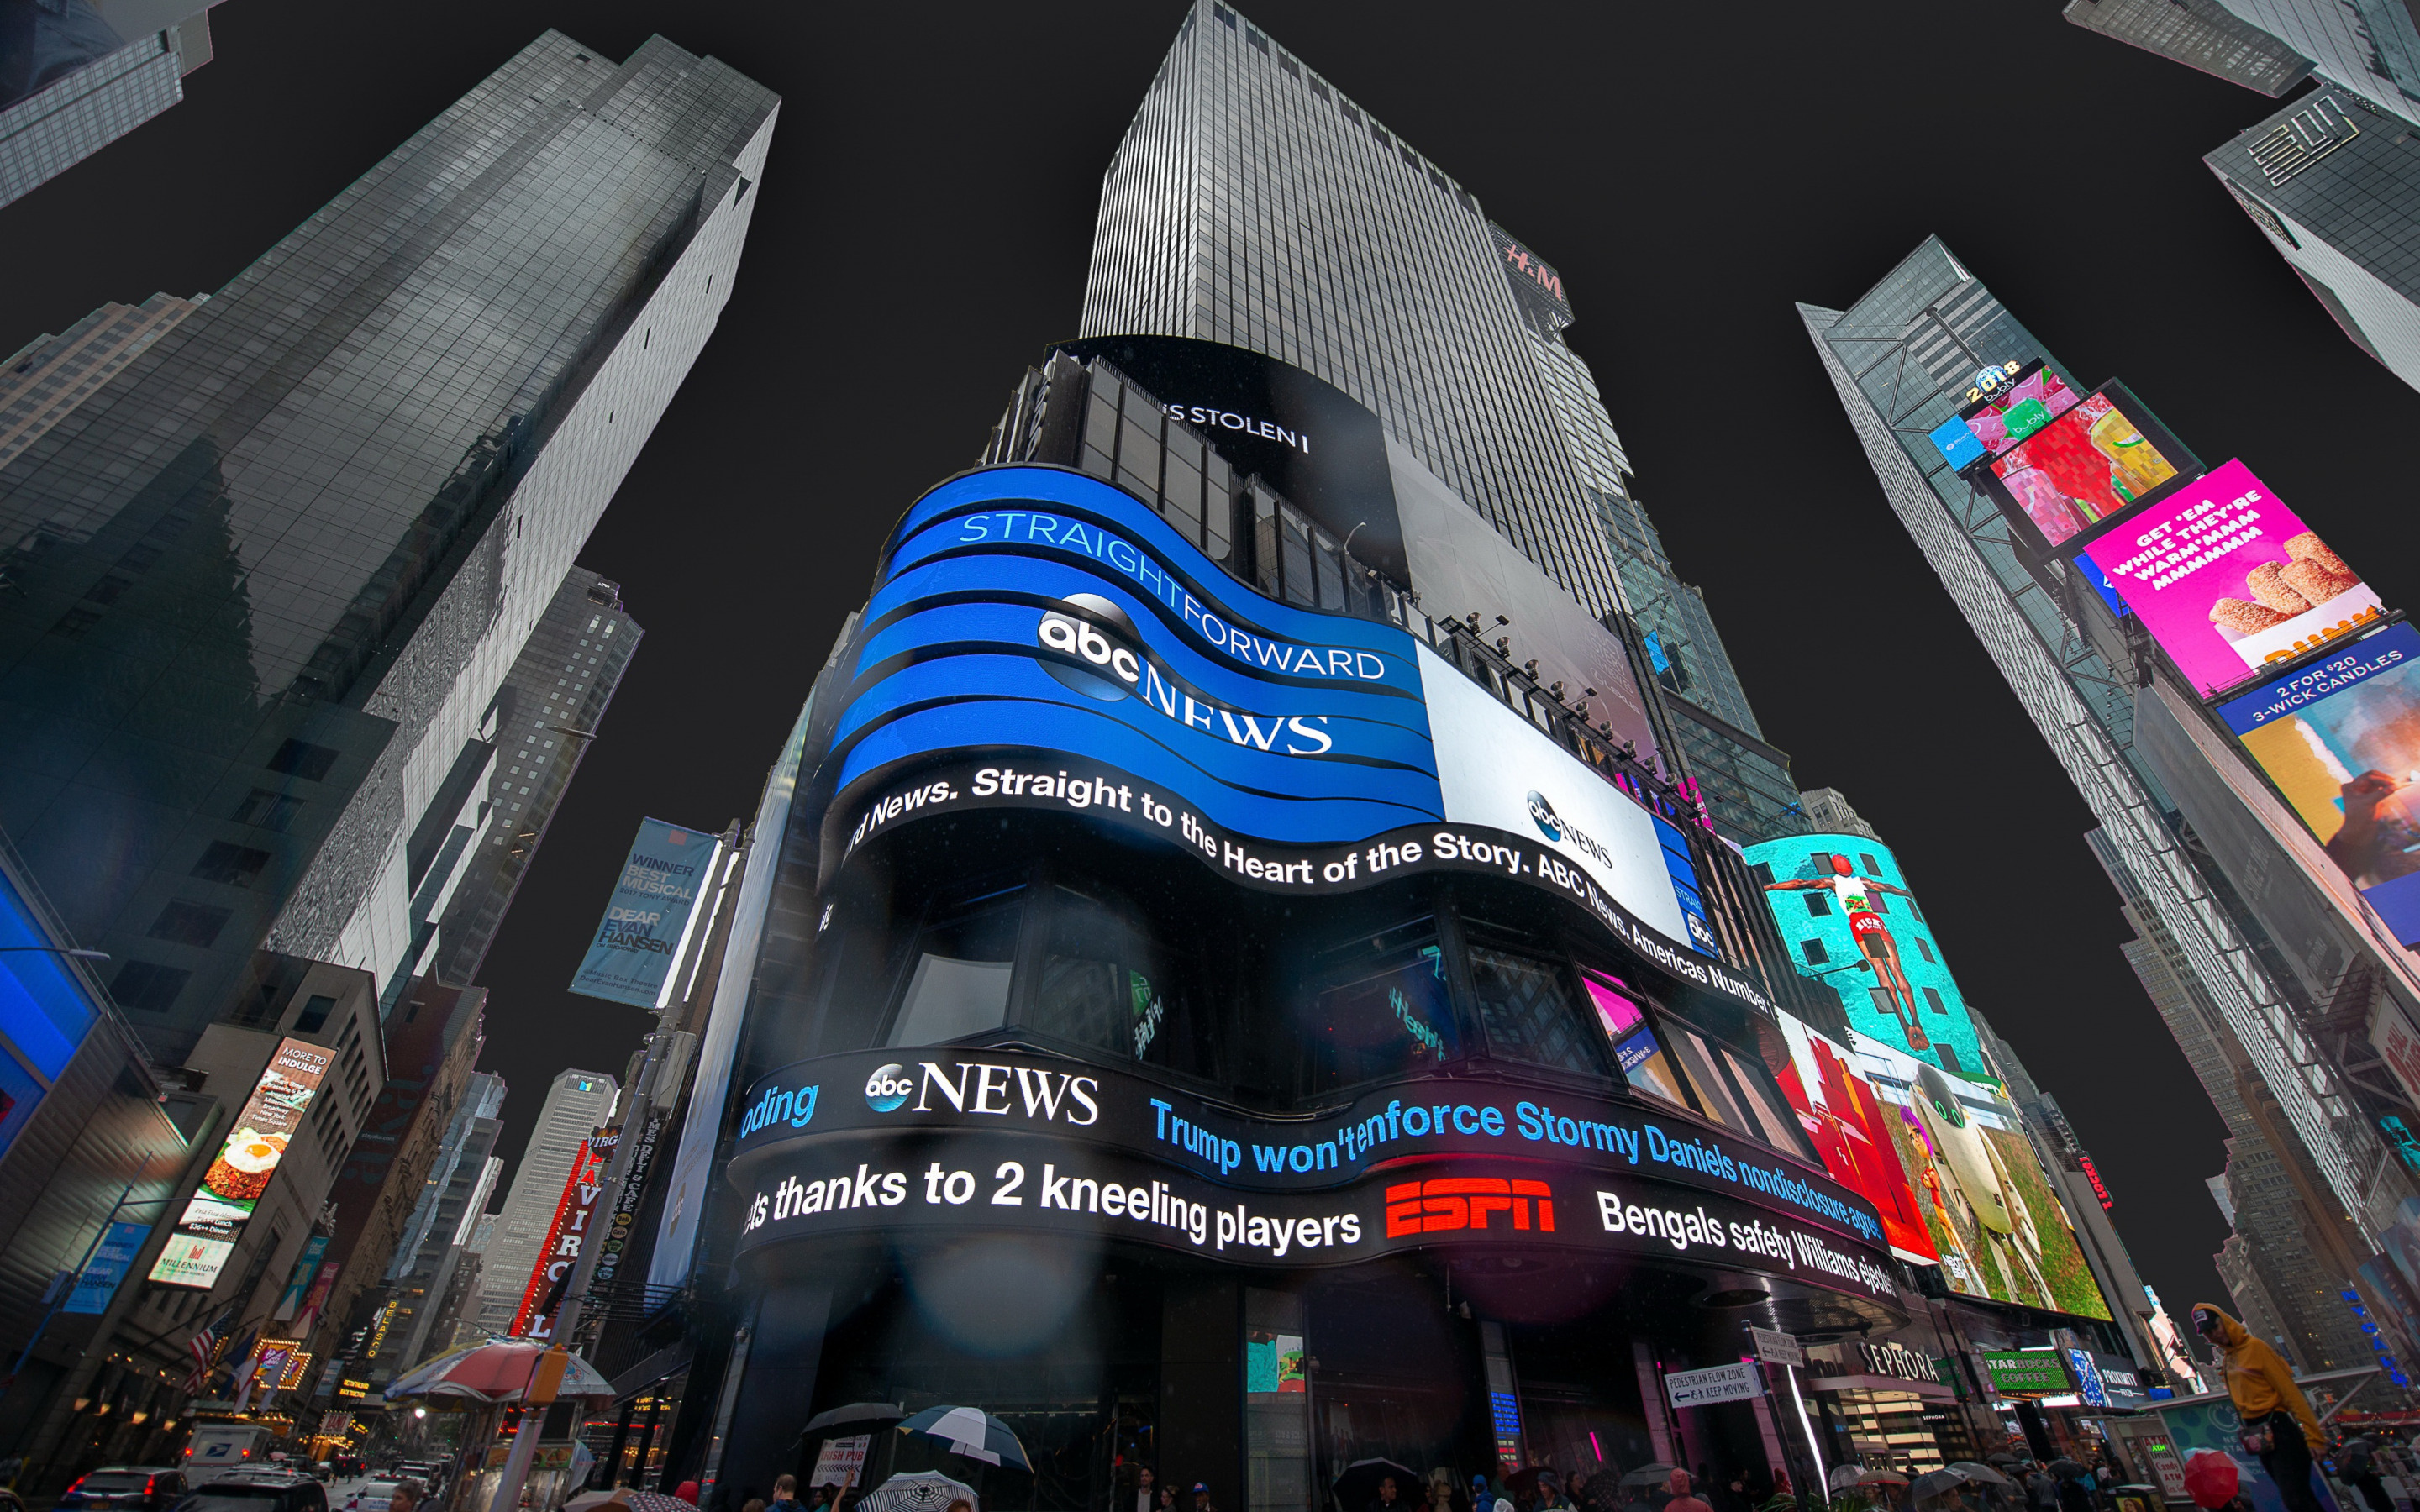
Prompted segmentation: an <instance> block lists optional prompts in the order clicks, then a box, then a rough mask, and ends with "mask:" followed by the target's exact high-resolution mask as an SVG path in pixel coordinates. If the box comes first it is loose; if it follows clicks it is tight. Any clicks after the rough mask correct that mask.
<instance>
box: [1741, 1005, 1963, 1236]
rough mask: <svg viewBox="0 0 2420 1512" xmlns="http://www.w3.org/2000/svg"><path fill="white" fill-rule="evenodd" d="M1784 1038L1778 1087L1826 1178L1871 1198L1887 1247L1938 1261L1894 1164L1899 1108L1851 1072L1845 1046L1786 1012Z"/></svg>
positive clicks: (1852, 1062)
mask: <svg viewBox="0 0 2420 1512" xmlns="http://www.w3.org/2000/svg"><path fill="white" fill-rule="evenodd" d="M1779 1023H1780V1026H1781V1033H1782V1037H1783V1038H1784V1039H1786V1040H1788V1041H1790V1064H1789V1066H1788V1067H1786V1068H1784V1069H1783V1071H1782V1072H1781V1073H1780V1077H1779V1080H1780V1082H1781V1090H1782V1094H1783V1095H1784V1096H1786V1097H1787V1098H1789V1099H1790V1105H1791V1107H1792V1109H1793V1110H1794V1111H1795V1112H1796V1113H1797V1115H1798V1122H1799V1124H1800V1126H1801V1127H1803V1128H1804V1129H1805V1130H1806V1131H1807V1138H1808V1139H1809V1140H1811V1141H1813V1142H1814V1145H1815V1150H1816V1153H1818V1154H1820V1155H1821V1156H1823V1168H1824V1169H1825V1170H1827V1171H1830V1172H1831V1173H1832V1179H1833V1180H1836V1181H1838V1182H1839V1183H1840V1184H1841V1185H1842V1186H1845V1187H1848V1188H1849V1189H1850V1190H1852V1191H1854V1192H1855V1193H1856V1194H1857V1195H1858V1196H1862V1197H1864V1198H1865V1199H1866V1200H1867V1201H1869V1202H1870V1203H1872V1204H1873V1205H1874V1208H1875V1211H1878V1212H1880V1213H1881V1214H1882V1219H1883V1233H1884V1235H1885V1237H1886V1238H1887V1239H1888V1240H1889V1241H1890V1247H1891V1252H1892V1253H1893V1254H1895V1255H1897V1256H1898V1257H1900V1259H1903V1260H1913V1261H1916V1263H1918V1264H1920V1265H1938V1264H1940V1263H1941V1252H1940V1251H1939V1250H1938V1249H1936V1248H1935V1247H1934V1245H1933V1242H1932V1235H1931V1233H1930V1232H1929V1231H1927V1229H1926V1228H1925V1227H1924V1211H1923V1209H1922V1208H1921V1207H1920V1206H1918V1204H1917V1202H1916V1189H1915V1188H1914V1187H1913V1186H1911V1185H1910V1184H1909V1182H1908V1179H1907V1170H1906V1168H1905V1167H1904V1166H1902V1165H1900V1158H1899V1147H1898V1145H1897V1144H1896V1143H1894V1142H1893V1141H1892V1138H1891V1134H1890V1127H1889V1124H1888V1123H1887V1122H1886V1121H1885V1119H1886V1118H1887V1119H1896V1118H1897V1117H1898V1109H1896V1108H1892V1107H1889V1106H1888V1105H1887V1104H1885V1103H1884V1102H1883V1101H1882V1100H1881V1099H1880V1098H1879V1097H1877V1096H1876V1095H1875V1093H1874V1088H1873V1084H1872V1083H1870V1082H1869V1081H1867V1080H1866V1079H1865V1078H1864V1077H1863V1076H1861V1075H1859V1074H1858V1073H1857V1069H1856V1055H1855V1053H1854V1051H1852V1050H1850V1048H1849V1047H1848V1046H1847V1045H1844V1044H1839V1043H1837V1042H1835V1041H1831V1040H1828V1039H1825V1038H1824V1037H1823V1035H1820V1034H1817V1033H1816V1032H1814V1031H1813V1030H1812V1029H1809V1028H1808V1027H1807V1026H1806V1025H1804V1024H1802V1023H1800V1022H1799V1021H1798V1020H1797V1019H1795V1018H1792V1017H1791V1016H1790V1015H1788V1014H1786V1013H1785V1014H1783V1015H1781V1017H1780V1020H1779Z"/></svg>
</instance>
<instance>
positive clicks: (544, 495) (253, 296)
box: [0, 33, 778, 1063]
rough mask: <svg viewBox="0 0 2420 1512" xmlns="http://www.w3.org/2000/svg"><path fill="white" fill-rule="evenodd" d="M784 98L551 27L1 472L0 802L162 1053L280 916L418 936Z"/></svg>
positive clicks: (393, 950)
mask: <svg viewBox="0 0 2420 1512" xmlns="http://www.w3.org/2000/svg"><path fill="white" fill-rule="evenodd" d="M777 104H778V101H777V100H775V99H774V97H773V96H771V95H770V94H768V92H767V91H765V90H764V89H762V88H761V87H759V86H757V85H754V84H752V83H751V82H749V81H748V80H746V79H744V78H742V77H740V76H739V75H738V74H737V73H734V72H733V71H732V70H731V69H727V68H725V67H724V66H722V65H721V64H720V63H717V62H714V61H713V60H711V59H706V58H699V57H695V56H692V55H691V54H688V53H685V52H682V51H681V50H680V49H679V48H677V47H675V46H673V45H672V44H670V43H668V42H665V41H664V40H662V39H651V40H649V41H648V42H646V43H645V44H644V45H643V46H642V47H641V48H640V49H639V50H638V51H637V52H636V53H634V54H632V55H631V57H630V59H629V61H628V62H627V63H625V64H621V65H618V66H617V65H615V64H613V63H612V62H609V61H607V60H605V59H602V58H599V57H597V56H595V55H594V54H590V53H589V52H587V51H586V50H584V49H582V47H581V46H580V44H578V43H577V42H575V41H573V40H571V39H569V38H566V37H563V36H561V35H559V34H554V33H549V34H547V35H546V36H545V37H543V38H541V39H538V40H537V41H535V42H534V43H532V44H531V45H530V46H529V47H528V48H526V49H524V50H523V51H522V52H521V53H520V54H519V55H517V56H516V57H514V58H513V59H512V60H511V61H509V62H508V63H506V64H505V65H504V67H503V68H501V69H498V70H497V71H496V72H495V73H494V74H493V75H491V76H490V77H489V78H488V79H487V80H486V81H485V82H483V83H482V84H480V85H478V86H477V87H476V88H474V89H473V90H472V91H471V93H470V94H469V95H467V96H465V97H464V98H463V99H462V100H460V101H459V102H458V103H457V104H456V105H454V106H453V107H452V108H450V109H448V110H447V111H446V112H445V113H444V114H443V115H442V116H439V117H438V118H437V119H436V120H435V121H433V122H432V123H430V124H429V125H428V126H427V128H425V129H423V130H422V131H419V132H418V133H416V134H415V135H414V136H413V137H412V138H411V141H409V142H407V143H406V144H405V145H404V146H402V147H399V148H397V149H396V151H395V152H393V153H392V154H390V155H389V156H388V157H387V158H386V159H385V160H384V161H382V162H380V163H378V164H376V165H375V166H373V167H372V168H371V169H370V170H369V171H368V172H367V173H366V174H365V175H364V176H363V177H361V178H360V179H359V180H358V181H356V182H355V183H354V184H353V185H351V186H350V187H349V188H348V189H347V190H346V191H345V193H343V194H341V195H339V196H338V197H337V198H336V199H335V200H334V202H333V203H331V204H330V205H329V206H328V207H327V208H324V209H322V210H320V211H319V212H318V214H316V215H314V216H313V217H312V218H311V219H310V220H309V221H308V222H306V223H305V224H303V225H302V227H301V228H300V229H299V230H297V231H296V232H294V233H293V234H292V235H291V236H289V237H287V239H285V240H284V241H282V242H280V243H279V244H278V245H277V246H276V247H275V248H273V249H271V251H270V252H269V253H268V254H267V255H264V256H263V257H262V258H261V259H260V260H259V261H257V262H256V263H255V264H253V266H252V267H250V268H248V269H246V270H244V271H243V272H242V273H240V274H239V275H238V276H237V277H236V279H235V280H234V281H233V282H232V283H230V284H229V285H227V286H226V287H225V288H224V289H222V290H220V291H219V292H218V293H216V294H215V295H213V296H212V297H211V299H210V300H209V301H208V302H207V303H205V304H203V305H202V306H201V308H199V309H198V310H195V311H194V312H193V313H192V314H189V315H187V316H185V318H184V319H183V320H181V321H180V322H178V325H177V326H176V328H175V329H174V330H172V331H170V332H167V333H166V334H165V335H163V336H162V337H161V338H160V339H159V340H158V341H156V342H154V343H153V344H152V345H151V346H150V347H149V348H148V349H147V350H146V351H144V352H143V353H142V354H141V355H140V356H138V357H136V358H135V359H134V360H133V361H132V362H131V363H128V364H127V365H126V367H125V368H124V369H123V370H122V371H120V372H119V373H118V374H117V376H116V378H113V379H112V380H111V381H110V382H108V383H107V384H106V385H105V386H104V387H102V388H101V390H100V392H98V393H94V394H93V395H91V396H90V397H88V398H87V399H85V402H84V403H83V404H81V405H80V406H78V407H77V408H76V409H74V410H73V411H72V412H71V413H70V414H69V415H67V416H66V417H65V418H63V419H62V420H60V421H59V422H58V423H57V424H54V425H53V426H52V427H51V428H50V430H49V431H48V432H47V433H46V434H44V435H43V436H41V437H40V438H39V440H36V441H35V442H34V444H33V445H31V446H29V447H27V448H26V449H25V450H24V451H23V453H21V454H20V455H17V456H16V457H15V458H14V459H13V460H11V461H10V462H8V464H7V466H6V467H5V468H0V532H5V538H6V540H7V541H8V552H9V554H8V559H7V563H6V572H7V576H8V579H9V581H10V583H11V584H12V586H13V587H14V589H15V592H13V593H12V594H8V595H6V596H5V598H0V823H5V824H6V825H8V828H9V829H10V831H11V833H13V834H14V835H15V836H16V837H17V839H18V842H19V845H20V848H21V849H22V850H23V853H24V855H25V856H26V859H27V861H28V863H29V865H30V866H31V868H32V869H33V871H34V872H35V873H36V875H37V876H38V877H39V878H40V880H41V882H42V885H43V887H45V888H46V889H47V890H48V891H49V892H50V893H51V895H52V897H53V898H54V900H55V901H56V903H57V904H58V906H59V908H60V911H61V912H62V914H63V915H65V916H66V918H67V919H68V921H69V923H70V927H72V928H73V929H74V930H75V931H76V932H77V933H78V935H79V937H80V938H82V939H84V940H85V941H86V942H87V943H89V944H91V945H92V946H94V947H96V948H98V949H104V950H107V951H109V952H110V954H111V956H112V957H113V958H114V964H113V966H112V973H113V974H112V976H111V979H110V984H111V987H112V990H113V992H114V993H115V995H116V997H117V999H118V1001H119V1002H120V1003H121V1004H123V1005H124V1006H125V1007H126V1008H127V1010H128V1011H129V1012H130V1015H131V1016H132V1018H133V1020H134V1021H135V1023H136V1024H137V1025H138V1026H140V1027H141V1029H142V1030H143V1032H144V1034H145V1036H146V1038H147V1040H148V1041H150V1043H151V1044H152V1046H153V1052H154V1054H155V1055H156V1056H158V1057H161V1058H163V1060H167V1061H169V1062H171V1063H173V1062H174V1061H176V1060H178V1059H179V1058H181V1057H182V1056H183V1055H184V1053H185V1052H186V1050H187V1049H188V1048H189V1047H190V1046H191V1045H192V1044H193V1043H194V1041H195V1040H196V1039H197V1038H198V1037H199V1035H200V1033H201V1031H202V1029H203V1028H204V1027H205V1026H207V1025H209V1023H210V1022H211V1021H212V1019H213V1018H214V1017H215V1016H217V1015H218V1014H219V1013H220V1012H221V1011H223V1010H224V1009H225V1005H226V1000H227V995H228V992H229V989H230V987H231V986H232V985H233V984H234V983H235V982H236V980H238V978H239V976H240V973H241V972H242V971H243V970H244V969H245V967H246V965H247V964H248V963H249V962H250V961H251V959H252V957H253V954H254V952H255V950H256V949H261V948H266V949H271V950H273V951H276V952H279V953H282V954H284V955H287V956H293V957H302V958H312V959H326V960H332V961H335V962H338V963H341V964H349V965H355V966H359V967H361V968H363V969H366V970H368V971H371V972H372V973H373V974H375V975H376V976H377V978H378V979H379V981H380V988H381V997H382V1001H383V1002H384V1003H385V1005H386V1007H387V1009H388V1011H392V1009H393V1004H394V1001H395V998H396V995H397V994H398V993H399V992H400V990H401V986H402V984H403V983H404V982H406V981H408V980H410V979H411V977H412V976H413V975H414V974H415V972H417V971H421V970H424V969H426V967H427V962H428V959H429V956H430V954H431V952H432V949H433V946H434V944H435V941H436V936H437V933H438V929H437V923H438V920H439V918H441V917H442V912H443V909H444V907H445V905H446V904H447V903H449V902H450V901H451V898H452V895H453V892H454V890H455V889H456V888H457V887H458V884H459V883H460V882H461V881H462V879H463V878H464V877H465V876H466V875H467V874H468V872H469V871H470V869H471V867H472V865H473V861H472V857H473V856H491V855H492V854H493V853H494V849H495V848H494V847H492V846H489V845H483V844H481V843H479V842H480V841H482V840H483V839H487V838H490V837H488V836H487V835H486V833H485V832H486V830H487V827H488V826H489V825H490V824H492V823H493V822H495V820H496V818H497V817H498V816H497V815H496V814H495V813H494V812H493V811H492V810H491V808H490V806H489V796H490V788H491V780H492V779H491V778H490V773H491V772H492V771H494V770H495V769H497V768H500V767H508V766H509V765H510V764H512V763H511V762H510V761H509V760H505V759H503V747H502V745H501V737H502V734H503V730H502V727H501V724H500V722H499V714H500V711H499V708H498V705H497V702H496V694H497V691H498V688H499V687H500V686H501V685H502V684H503V682H504V678H505V677H506V675H507V672H508V670H509V669H510V668H511V667H512V665H513V663H514V661H515V659H516V658H517V657H518V656H520V652H521V649H522V647H523V645H524V643H525V642H526V641H527V640H528V638H529V636H530V633H531V631H532V630H533V628H534V627H535V626H536V625H537V624H538V623H539V621H540V620H541V618H542V617H543V616H544V615H545V613H546V611H547V609H548V607H549V606H550V604H551V603H552V602H553V600H554V597H555V595H556V594H557V592H558V590H559V589H560V588H561V587H562V585H563V584H564V582H565V580H566V576H567V575H569V574H570V573H571V571H572V566H573V556H574V554H575V553H576V552H577V551H578V550H579V548H580V546H581V543H582V541H583V540H585V539H586V537H587V534H588V532H589V530H590V528H591V527H592V526H593V525H594V524H595V523H596V520H597V517H598V515H599V513H600V512H601V511H602V510H603V509H604V507H605V505H606V503H607V501H609V500H610V499H611V498H612V497H613V490H614V488H615V487H616V486H617V485H618V484H619V482H620V480H621V478H622V476H623V474H624V472H625V471H627V469H628V467H629V465H630V462H631V460H632V459H633V458H634V457H635V456H636V455H637V453H638V450H639V448H640V447H641V445H642V444H644V441H645V439H646V437H647V434H648V432H649V430H650V429H651V428H652V427H653V425H654V424H655V422H656V419H657V417H658V416H659V414H660V413H661V412H662V409H663V407H664V405H665V404H666V403H667V402H669V400H670V398H671V395H672V393H673V391H674V390H675V388H676V387H677V386H678V384H679V382H680V379H681V378H682V376H683V375H684V374H685V373H686V372H687V371H688V368H689V365H690V363H691V362H692V361H693V360H694V359H695V357H696V355H697V353H698V351H699V349H700V348H701V347H702V346H703V344H704V343H705V341H706V337H707V336H708V335H709V334H710V333H711V332H712V330H713V327H714V323H715V320H716V318H717V316H718V315H719V313H720V311H721V306H722V303H723V301H725V300H726V299H727V298H728V296H729V294H730V290H731V283H732V278H733V276H734V272H735V270H736V268H737V262H738V257H739V253H740V247H741V244H742V242H743V240H744V239H745V237H746V234H747V229H748V224H749V218H750V216H751V214H752V211H753V209H754V203H753V200H752V197H751V195H750V193H749V190H750V187H751V184H752V181H753V180H754V179H755V177H757V176H758V175H759V173H760V172H761V167H760V165H761V163H762V162H763V158H764V154H765V151H766V149H767V146H768V140H769V136H770V133H771V131H772V128H773V122H774V116H775V112H776V107H777ZM535 266H543V268H544V269H545V270H546V276H545V277H544V278H542V279H541V278H535V277H533V276H532V274H531V270H532V268H533V267H535ZM519 785H520V784H516V786H519ZM532 785H533V786H535V784H532ZM518 796H520V795H518V794H517V795H516V797H518ZM532 796H535V795H532ZM507 849H509V847H507Z"/></svg>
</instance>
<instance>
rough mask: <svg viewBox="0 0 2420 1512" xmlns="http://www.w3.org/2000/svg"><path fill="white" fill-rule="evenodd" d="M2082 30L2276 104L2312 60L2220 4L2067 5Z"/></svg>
mask: <svg viewBox="0 0 2420 1512" xmlns="http://www.w3.org/2000/svg"><path fill="white" fill-rule="evenodd" d="M2060 13H2061V14H2062V15H2064V16H2066V17H2067V19H2068V20H2069V21H2071V22H2073V23H2075V24H2077V25H2078V26H2081V27H2083V28H2084V29H2085V30H2086V31H2093V32H2099V33H2100V34H2101V35H2102V36H2103V37H2108V38H2114V39H2117V40H2118V41H2121V42H2126V43H2130V44H2132V45H2133V46H2135V47H2139V48H2141V49H2142V50H2143V51H2145V52H2147V53H2157V54H2160V55H2161V56H2162V57H2164V58H2167V59H2169V60H2171V61H2173V62H2177V63H2181V64H2183V65H2184V66H2185V67H2187V68H2189V69H2199V70H2200V71H2201V72H2203V73H2207V74H2211V75H2213V76H2215V77H2217V78H2221V79H2225V80H2226V81H2227V82H2228V83H2229V84H2240V85H2243V87H2245V88H2246V89H2257V90H2258V91H2260V93H2262V94H2264V95H2267V96H2269V97H2270V98H2271V99H2275V98H2276V97H2277V96H2279V95H2282V94H2284V93H2285V92H2286V91H2287V90H2288V89H2291V88H2292V87H2294V85H2297V84H2300V83H2301V82H2302V81H2304V79H2307V78H2309V77H2310V74H2311V60H2310V59H2309V58H2306V57H2304V56H2303V55H2302V54H2300V53H2297V52H2295V51H2294V50H2293V49H2292V48H2290V47H2288V46H2287V45H2286V44H2285V43H2284V42H2282V41H2280V40H2278V39H2276V38H2275V37H2273V36H2272V35H2270V34H2269V33H2268V32H2265V31H2262V30H2261V29H2260V28H2259V27H2257V26H2256V25H2254V24H2252V23H2250V22H2248V21H2245V20H2244V19H2243V18H2242V17H2241V16H2238V15H2236V14H2235V13H2234V12H2233V11H2231V10H2229V9H2228V8H2226V5H2225V4H2224V3H2222V0H2067V8H2066V9H2065V10H2064V11H2062V12H2060Z"/></svg>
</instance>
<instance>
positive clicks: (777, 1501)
mask: <svg viewBox="0 0 2420 1512" xmlns="http://www.w3.org/2000/svg"><path fill="white" fill-rule="evenodd" d="M783 1504H787V1506H788V1507H789V1512H798V1505H799V1477H798V1476H796V1475H776V1476H775V1477H774V1478H773V1500H772V1503H771V1505H773V1506H777V1507H778V1506H782V1505H783ZM740 1512H747V1508H745V1507H742V1508H740Z"/></svg>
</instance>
